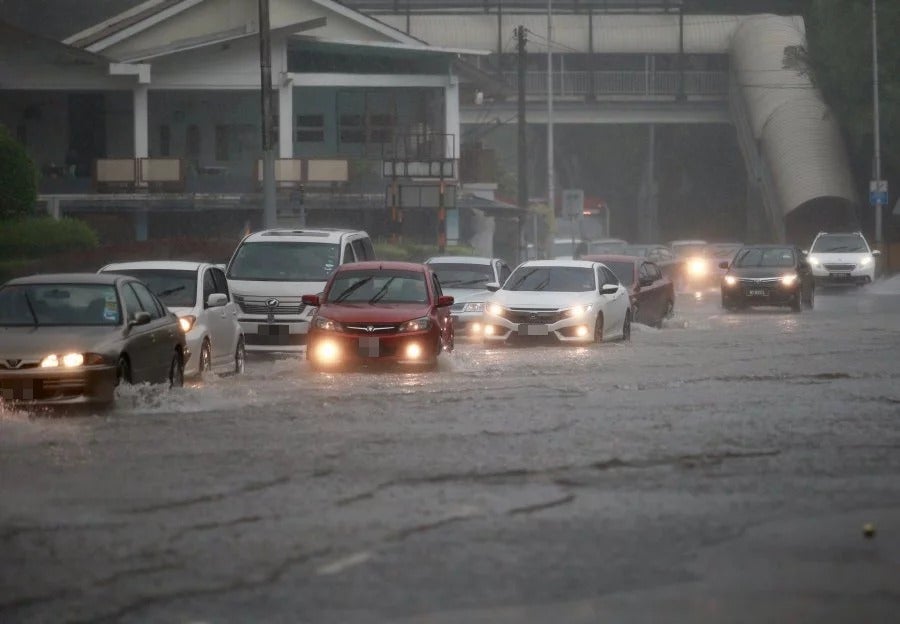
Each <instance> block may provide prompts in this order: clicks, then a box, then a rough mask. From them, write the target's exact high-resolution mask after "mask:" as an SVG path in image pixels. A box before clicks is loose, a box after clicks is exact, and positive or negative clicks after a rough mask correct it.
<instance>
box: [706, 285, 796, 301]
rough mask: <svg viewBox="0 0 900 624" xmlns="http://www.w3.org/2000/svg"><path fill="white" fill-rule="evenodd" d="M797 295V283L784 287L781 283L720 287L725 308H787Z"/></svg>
mask: <svg viewBox="0 0 900 624" xmlns="http://www.w3.org/2000/svg"><path fill="white" fill-rule="evenodd" d="M799 293H800V282H799V281H797V282H795V283H793V284H791V285H790V286H785V285H784V284H782V283H781V282H773V283H768V284H745V283H738V284H737V285H735V286H727V285H723V286H722V303H723V304H724V305H726V306H729V305H743V306H788V305H792V304H793V303H794V302H795V301H796V300H797V297H798V296H799Z"/></svg>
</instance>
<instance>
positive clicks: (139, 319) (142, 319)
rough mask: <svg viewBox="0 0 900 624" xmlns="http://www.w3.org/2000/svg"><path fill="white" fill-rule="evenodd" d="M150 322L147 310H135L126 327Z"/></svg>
mask: <svg viewBox="0 0 900 624" xmlns="http://www.w3.org/2000/svg"><path fill="white" fill-rule="evenodd" d="M149 322H150V313H149V312H143V311H142V312H135V313H134V316H133V317H131V320H130V321H128V327H135V326H137V325H146V324H147V323H149Z"/></svg>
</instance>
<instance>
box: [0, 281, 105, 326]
mask: <svg viewBox="0 0 900 624" xmlns="http://www.w3.org/2000/svg"><path fill="white" fill-rule="evenodd" d="M120 322H121V312H120V307H119V298H118V296H117V294H116V289H115V287H114V286H112V285H103V284H28V285H24V284H16V285H11V286H5V287H3V288H0V326H18V325H36V326H37V325H57V326H60V325H62V326H82V325H84V326H93V325H111V326H112V325H118V324H119V323H120Z"/></svg>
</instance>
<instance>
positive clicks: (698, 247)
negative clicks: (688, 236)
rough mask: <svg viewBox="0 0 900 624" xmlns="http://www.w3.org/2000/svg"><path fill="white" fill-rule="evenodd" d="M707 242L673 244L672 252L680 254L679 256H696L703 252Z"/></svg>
mask: <svg viewBox="0 0 900 624" xmlns="http://www.w3.org/2000/svg"><path fill="white" fill-rule="evenodd" d="M704 247H705V244H703V243H698V244H689V243H685V244H683V245H672V252H673V253H674V254H675V255H676V256H678V257H679V258H684V257H687V256H696V255H698V254H701V253H703V249H704Z"/></svg>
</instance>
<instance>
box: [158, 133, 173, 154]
mask: <svg viewBox="0 0 900 624" xmlns="http://www.w3.org/2000/svg"><path fill="white" fill-rule="evenodd" d="M171 154H172V131H171V129H170V128H169V126H160V127H159V155H160V156H162V157H166V156H170V155H171Z"/></svg>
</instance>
